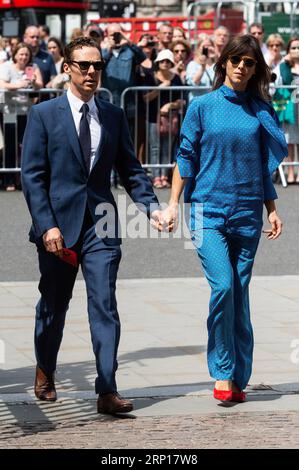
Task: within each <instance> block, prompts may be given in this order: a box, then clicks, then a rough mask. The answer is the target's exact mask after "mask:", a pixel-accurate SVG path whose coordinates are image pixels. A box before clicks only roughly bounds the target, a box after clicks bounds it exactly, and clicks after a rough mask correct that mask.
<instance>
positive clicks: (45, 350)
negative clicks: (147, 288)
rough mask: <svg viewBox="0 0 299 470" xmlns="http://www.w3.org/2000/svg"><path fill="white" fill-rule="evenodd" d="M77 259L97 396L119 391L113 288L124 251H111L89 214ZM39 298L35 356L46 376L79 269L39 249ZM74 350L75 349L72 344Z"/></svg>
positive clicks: (77, 247) (114, 248) (53, 362)
mask: <svg viewBox="0 0 299 470" xmlns="http://www.w3.org/2000/svg"><path fill="white" fill-rule="evenodd" d="M72 249H73V250H75V251H76V252H77V254H78V258H79V261H80V264H81V268H82V272H83V276H84V280H85V283H86V289H87V301H88V316H89V324H90V331H91V339H92V345H93V351H94V354H95V357H96V367H97V373H98V376H97V378H96V382H95V389H96V393H100V394H103V393H108V392H116V391H117V387H116V381H115V372H116V370H117V349H118V344H119V337H120V321H119V316H118V312H117V304H116V296H115V285H116V278H117V272H118V267H119V262H120V259H121V249H120V247H119V246H107V245H105V243H104V242H103V241H102V240H100V239H99V238H98V237H97V236H96V233H95V228H94V225H93V222H92V220H91V218H90V216H89V214H88V213H87V212H86V215H85V220H84V224H83V228H82V231H81V234H80V238H79V240H78V242H77V243H76V245H75V246H74V247H73V248H72ZM38 254H39V267H40V272H41V279H40V283H39V290H40V292H41V298H40V300H39V302H38V304H37V306H36V323H35V353H36V359H37V364H38V365H39V366H40V367H41V368H42V369H43V370H44V371H45V372H46V373H51V372H54V371H55V369H56V363H57V355H58V351H59V347H60V343H61V340H62V336H63V328H64V323H65V315H66V312H67V310H68V307H69V302H70V299H71V297H72V291H73V287H74V283H75V280H76V276H77V272H78V269H76V268H74V267H73V266H71V265H69V264H68V263H65V262H64V261H62V260H60V259H59V258H58V257H57V256H55V255H54V254H52V253H48V252H46V250H45V249H44V248H43V247H39V248H38ZM74 346H75V345H74Z"/></svg>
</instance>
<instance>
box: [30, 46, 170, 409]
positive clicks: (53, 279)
mask: <svg viewBox="0 0 299 470" xmlns="http://www.w3.org/2000/svg"><path fill="white" fill-rule="evenodd" d="M103 65H104V62H103V60H102V56H101V51H100V49H99V48H98V45H97V43H95V42H94V41H93V39H91V38H77V39H75V40H74V41H72V42H71V43H70V44H68V45H67V46H66V50H65V65H64V71H65V72H66V73H67V74H68V75H69V76H70V88H69V90H68V91H67V93H66V94H64V95H63V96H61V97H58V98H55V99H52V100H49V101H47V102H43V103H40V104H38V105H36V106H33V107H32V109H31V112H30V115H29V118H28V123H27V127H26V131H25V135H24V141H23V155H22V186H23V190H24V195H25V198H26V201H27V204H28V208H29V211H30V214H31V217H32V227H31V230H30V241H32V242H34V243H36V245H37V249H38V256H39V267H40V272H41V279H40V283H39V290H40V293H41V298H40V300H39V302H38V304H37V306H36V323H35V352H36V359H37V367H36V378H35V395H36V397H37V398H38V399H40V400H46V401H55V400H56V390H55V383H54V372H55V370H56V362H57V355H58V351H59V347H60V343H61V340H62V335H63V327H64V322H65V315H66V311H67V309H68V305H69V301H70V299H71V297H72V290H73V286H74V283H75V279H76V275H77V272H78V267H74V266H73V265H72V264H69V263H66V262H65V258H64V256H65V249H71V250H72V252H73V253H74V252H75V254H76V257H77V259H78V261H79V263H80V264H81V267H82V272H83V276H84V279H85V282H86V289H87V297H88V315H89V323H90V330H91V338H92V344H93V350H94V353H95V357H96V367H97V373H98V376H97V378H96V382H95V388H96V393H97V394H98V395H99V397H98V402H97V408H98V412H99V413H108V414H114V413H121V412H129V411H131V410H132V409H133V405H132V403H131V402H130V401H129V400H125V399H123V398H122V397H121V396H120V395H119V394H118V393H117V386H116V381H115V373H116V369H117V348H118V343H119V336H120V322H119V317H118V312H117V306H116V298H115V284H116V277H117V271H118V266H119V262H120V258H121V250H120V243H121V240H120V235H119V234H118V231H117V227H118V218H117V209H116V203H115V201H114V198H113V195H112V193H111V191H110V173H111V169H112V167H113V166H115V168H116V169H117V171H118V173H119V175H120V177H121V179H122V182H123V185H124V187H125V189H126V191H127V192H128V194H129V195H130V196H131V198H132V199H133V201H134V202H136V203H137V202H138V203H140V204H142V205H143V207H144V211H145V212H146V213H147V215H148V217H150V216H151V217H152V219H153V220H154V225H155V226H156V228H159V227H161V226H160V225H159V220H160V212H159V210H158V207H159V206H158V200H157V198H156V196H155V194H154V192H153V190H152V186H151V184H150V182H149V180H148V178H147V176H146V174H145V172H144V170H143V169H142V168H141V166H140V164H139V162H138V160H137V159H136V157H135V154H134V149H133V144H132V141H131V139H130V137H129V130H128V125H127V121H126V118H125V116H124V113H123V111H122V110H121V109H120V108H117V107H116V106H114V105H111V104H110V103H108V102H105V101H102V100H97V99H95V98H94V93H95V92H96V90H97V87H98V85H99V82H100V79H101V70H102V69H103ZM109 203H110V205H111V207H112V208H113V209H114V210H115V213H116V217H115V219H114V227H112V228H113V229H114V230H112V231H111V230H110V235H109V236H106V237H104V236H99V234H98V233H96V230H95V227H96V224H97V222H98V220H99V219H100V217H101V214H99V213H100V212H101V210H98V209H97V210H96V208H99V207H100V206H99V204H106V205H107V204H109ZM102 216H103V214H102ZM111 219H112V220H113V217H112V218H111ZM110 229H111V227H110ZM97 232H98V231H97ZM111 232H112V235H111ZM113 232H115V233H114V234H113ZM73 253H72V254H73Z"/></svg>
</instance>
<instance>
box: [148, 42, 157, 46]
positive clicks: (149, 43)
mask: <svg viewBox="0 0 299 470" xmlns="http://www.w3.org/2000/svg"><path fill="white" fill-rule="evenodd" d="M147 45H148V47H154V46H155V45H156V43H155V41H148V42H147Z"/></svg>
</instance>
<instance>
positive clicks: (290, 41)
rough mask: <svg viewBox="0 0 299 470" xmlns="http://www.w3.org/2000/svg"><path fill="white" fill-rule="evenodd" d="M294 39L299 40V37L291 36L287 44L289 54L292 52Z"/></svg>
mask: <svg viewBox="0 0 299 470" xmlns="http://www.w3.org/2000/svg"><path fill="white" fill-rule="evenodd" d="M294 41H299V37H297V36H294V37H293V38H290V39H289V41H288V44H287V54H288V53H289V52H290V49H291V45H292V42H294Z"/></svg>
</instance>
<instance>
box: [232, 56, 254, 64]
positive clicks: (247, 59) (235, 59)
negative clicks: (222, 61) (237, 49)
mask: <svg viewBox="0 0 299 470" xmlns="http://www.w3.org/2000/svg"><path fill="white" fill-rule="evenodd" d="M229 60H230V61H231V63H232V64H233V65H239V63H240V62H242V61H243V63H244V65H245V67H253V66H254V65H255V64H256V60H255V59H251V58H250V57H242V56H240V55H231V56H230V57H229Z"/></svg>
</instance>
